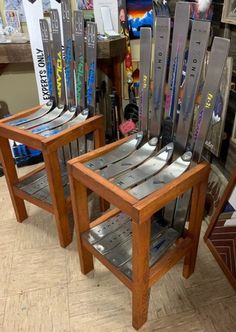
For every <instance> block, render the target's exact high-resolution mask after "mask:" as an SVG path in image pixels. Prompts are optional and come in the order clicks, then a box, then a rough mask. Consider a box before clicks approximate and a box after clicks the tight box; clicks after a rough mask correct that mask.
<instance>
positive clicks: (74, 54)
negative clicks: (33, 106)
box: [9, 0, 97, 158]
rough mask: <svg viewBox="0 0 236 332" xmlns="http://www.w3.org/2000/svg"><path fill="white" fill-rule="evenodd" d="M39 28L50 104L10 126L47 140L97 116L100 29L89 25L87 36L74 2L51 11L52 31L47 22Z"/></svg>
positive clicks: (41, 22)
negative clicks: (97, 70)
mask: <svg viewBox="0 0 236 332" xmlns="http://www.w3.org/2000/svg"><path fill="white" fill-rule="evenodd" d="M27 5H28V3H27ZM33 5H34V4H33ZM29 6H30V4H29ZM25 9H26V8H25ZM30 9H31V8H29V10H30ZM26 13H27V12H26ZM29 14H30V13H29ZM72 14H73V19H72ZM60 20H62V31H61V24H60V23H61V22H60ZM35 24H37V22H35ZM39 25H40V31H41V37H42V44H43V51H44V58H45V62H46V71H47V81H48V89H49V93H50V100H49V101H48V102H47V103H46V104H45V105H43V106H42V107H41V108H40V109H39V110H38V111H36V112H34V113H33V114H32V115H30V116H28V117H25V118H19V119H17V120H14V121H11V122H10V123H9V124H10V125H13V126H17V127H18V128H20V129H23V130H27V131H30V132H32V133H33V134H39V135H41V136H43V137H46V138H47V137H50V136H53V135H55V134H58V133H60V132H62V131H63V130H65V129H67V128H70V127H72V126H73V125H75V124H78V123H81V122H83V121H85V120H86V119H87V117H90V116H93V115H94V114H95V113H96V59H97V26H96V24H95V23H93V22H89V23H87V33H86V36H85V29H84V17H83V12H82V11H74V12H72V9H71V1H70V0H62V1H61V12H60V11H58V9H51V10H50V25H51V26H50V28H49V23H48V20H47V19H45V18H42V19H40V20H39ZM50 35H52V40H51V38H50ZM85 37H86V43H85ZM38 61H40V59H38ZM75 143H76V142H75ZM76 145H77V147H78V144H77V143H76ZM70 151H71V146H70ZM73 152H74V155H75V151H73ZM78 153H79V151H78ZM70 156H73V154H72V153H70V154H69V156H68V158H70Z"/></svg>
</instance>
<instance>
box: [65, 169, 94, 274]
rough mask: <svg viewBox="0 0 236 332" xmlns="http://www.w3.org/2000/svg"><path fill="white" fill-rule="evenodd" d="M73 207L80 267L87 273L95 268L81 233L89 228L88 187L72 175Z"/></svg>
mask: <svg viewBox="0 0 236 332" xmlns="http://www.w3.org/2000/svg"><path fill="white" fill-rule="evenodd" d="M69 178H70V189H71V199H72V208H73V215H74V221H75V231H76V235H77V246H78V251H79V257H80V269H81V272H82V273H83V274H87V273H89V272H90V271H92V270H93V269H94V266H93V255H92V254H91V253H90V252H89V251H88V250H87V249H86V248H84V246H83V243H82V239H81V233H83V232H85V231H87V230H89V211H88V195H87V189H86V187H85V186H83V185H82V184H81V183H79V182H78V181H77V180H74V178H73V177H72V176H71V175H70V176H69Z"/></svg>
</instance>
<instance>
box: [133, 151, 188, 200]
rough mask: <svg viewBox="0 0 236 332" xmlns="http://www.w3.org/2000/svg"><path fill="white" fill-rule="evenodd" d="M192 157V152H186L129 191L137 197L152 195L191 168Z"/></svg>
mask: <svg viewBox="0 0 236 332" xmlns="http://www.w3.org/2000/svg"><path fill="white" fill-rule="evenodd" d="M191 159H192V153H191V152H185V153H184V154H183V155H182V156H181V157H179V158H178V159H176V160H175V161H174V162H173V163H172V164H171V165H169V166H168V167H166V168H165V169H164V170H163V171H161V172H160V173H158V174H157V175H156V176H153V177H151V178H150V179H149V180H147V181H145V182H143V183H141V184H140V185H138V186H136V187H134V188H133V189H131V190H129V193H130V194H131V195H133V196H134V197H135V198H137V199H142V198H144V197H146V196H148V195H150V194H151V193H153V192H154V191H156V190H158V189H160V188H162V187H163V186H164V185H165V184H166V183H168V182H170V181H172V180H173V179H175V178H177V177H178V176H180V175H181V174H183V173H184V172H185V171H186V170H187V169H188V168H189V166H190V163H191Z"/></svg>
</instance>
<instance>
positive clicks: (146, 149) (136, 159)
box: [99, 137, 158, 179]
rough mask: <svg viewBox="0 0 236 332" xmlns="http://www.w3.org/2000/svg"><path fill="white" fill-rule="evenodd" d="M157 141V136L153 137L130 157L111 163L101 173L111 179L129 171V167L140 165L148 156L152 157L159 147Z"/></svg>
mask: <svg viewBox="0 0 236 332" xmlns="http://www.w3.org/2000/svg"><path fill="white" fill-rule="evenodd" d="M157 143H158V139H157V138H156V137H153V138H151V139H150V140H149V141H148V142H147V143H145V144H144V145H142V146H141V147H140V148H139V149H137V150H135V151H134V152H132V153H131V154H130V155H129V156H128V157H126V158H124V159H122V160H120V161H117V162H116V163H115V164H111V165H108V166H107V167H105V168H103V169H102V170H101V171H100V172H99V174H100V175H101V176H102V177H104V178H106V179H111V178H113V177H116V176H117V175H119V174H121V173H124V172H126V171H128V170H129V169H132V168H134V167H136V166H138V165H140V164H141V163H143V162H144V161H145V160H146V159H147V158H149V157H151V155H152V154H153V153H154V151H155V150H156V149H157Z"/></svg>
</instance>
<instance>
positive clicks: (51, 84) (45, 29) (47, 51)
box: [39, 19, 56, 101]
mask: <svg viewBox="0 0 236 332" xmlns="http://www.w3.org/2000/svg"><path fill="white" fill-rule="evenodd" d="M39 23H40V30H41V36H42V42H43V50H44V56H45V61H46V68H47V77H48V90H49V93H50V97H51V98H53V100H54V101H56V82H55V73H54V67H53V56H52V47H51V40H50V32H49V26H48V21H47V20H46V19H40V20H39Z"/></svg>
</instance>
